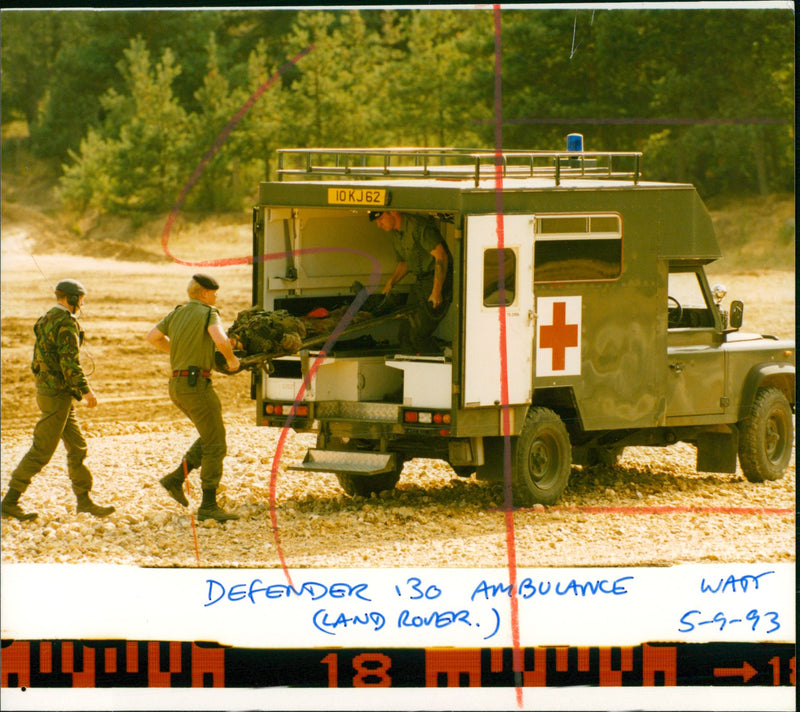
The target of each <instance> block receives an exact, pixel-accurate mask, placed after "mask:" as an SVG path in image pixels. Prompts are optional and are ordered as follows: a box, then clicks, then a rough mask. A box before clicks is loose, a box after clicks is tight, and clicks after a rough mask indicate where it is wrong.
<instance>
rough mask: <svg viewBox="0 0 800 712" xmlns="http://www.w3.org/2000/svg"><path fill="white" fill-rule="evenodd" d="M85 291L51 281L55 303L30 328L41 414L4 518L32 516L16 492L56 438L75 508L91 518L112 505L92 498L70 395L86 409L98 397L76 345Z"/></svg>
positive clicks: (53, 446)
mask: <svg viewBox="0 0 800 712" xmlns="http://www.w3.org/2000/svg"><path fill="white" fill-rule="evenodd" d="M85 295H86V289H85V288H84V286H83V285H82V284H81V283H80V282H78V281H76V280H74V279H65V280H62V281H61V282H59V283H58V284H57V285H56V289H55V296H56V305H55V306H54V307H53V308H52V309H50V310H49V311H48V312H47V313H46V314H44V315H43V316H42V317H40V318H39V320H38V321H37V322H36V325H35V326H34V327H33V331H34V333H35V334H36V342H35V344H34V347H33V361H32V363H31V370H32V371H33V373H34V376H35V378H36V401H37V403H38V405H39V409H40V410H41V411H42V417H41V418H40V419H39V422H38V423H36V427H35V428H34V431H33V444H32V445H31V448H30V450H28V452H27V453H26V454H25V456H24V457H23V458H22V460H21V461H20V463H19V464H18V465H17V467H16V469H15V470H14V472H12V473H11V481H10V482H9V485H8V491H7V492H6V495H5V497H3V501H2V503H0V512H1V513H2V516H3V517H14V518H16V519H19V520H20V521H27V520H31V519H35V518H36V517H37V516H38V515H37V514H36V512H25V511H24V510H23V509H22V508H21V507H20V506H19V504H18V502H19V498H20V495H22V493H23V492H25V490H26V489H27V488H28V485H29V484H30V482H31V479H33V477H34V475H36V474H38V473H39V472H40V471H41V470H42V469H43V468H44V467H45V465H47V463H48V462H50V458H52V457H53V453H55V451H56V448H57V447H58V442H59V440H62V441H63V442H64V447H65V448H66V450H67V472H68V473H69V478H70V480H72V491H73V492H74V493H75V496H76V497H77V500H78V503H77V511H78V512H87V513H89V514H92V515H94V516H95V517H105V516H108V515H109V514H111V513H112V512H113V511H114V507H101V506H99V505H97V504H95V503H94V502H92V500H91V498H90V496H89V492H90V491H91V489H92V474H91V472H89V469H88V468H87V467H86V465H84V464H83V461H84V459H85V458H86V452H87V447H86V440H85V439H84V437H83V434H82V433H81V428H80V425H79V424H78V421H77V419H76V418H75V409H74V407H73V400H78V401H80V400H83V399H85V400H86V405H87V406H88V407H89V408H94V407H95V406H96V405H97V398H96V396H95V394H94V392H93V391H92V389H91V388H90V387H89V383H88V381H87V380H86V376H85V375H84V373H83V369H82V368H81V364H80V345H81V343H82V341H83V331H81V328H80V325H79V323H78V319H77V316H76V314H77V312H78V311H79V310H80V308H81V306H82V305H83V300H84V297H85Z"/></svg>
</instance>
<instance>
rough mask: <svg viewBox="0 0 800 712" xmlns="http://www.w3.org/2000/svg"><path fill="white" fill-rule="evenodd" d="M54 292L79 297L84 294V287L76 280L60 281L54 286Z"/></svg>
mask: <svg viewBox="0 0 800 712" xmlns="http://www.w3.org/2000/svg"><path fill="white" fill-rule="evenodd" d="M56 291H57V292H61V293H62V294H68V295H69V296H71V297H80V296H82V295H84V294H86V287H84V286H83V285H82V284H81V283H80V282H79V281H78V280H77V279H62V280H61V281H60V282H59V283H58V284H57V285H56Z"/></svg>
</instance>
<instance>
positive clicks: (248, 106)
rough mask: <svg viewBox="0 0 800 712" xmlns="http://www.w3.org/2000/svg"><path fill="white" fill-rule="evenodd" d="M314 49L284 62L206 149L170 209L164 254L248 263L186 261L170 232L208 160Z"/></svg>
mask: <svg viewBox="0 0 800 712" xmlns="http://www.w3.org/2000/svg"><path fill="white" fill-rule="evenodd" d="M312 49H314V45H309V46H308V47H306V48H305V49H304V50H303V51H302V52H299V53H298V54H296V55H295V56H294V57H292V58H291V59H290V60H289V61H288V62H286V64H284V65H283V66H282V67H281V68H280V69H279V70H278V71H277V72H275V73H274V74H273V75H272V76H271V77H270V78H269V79H267V81H266V82H264V83H263V84H262V85H261V86H260V87H258V89H256V90H255V91H254V92H253V93H252V94H251V95H250V97H249V98H248V100H247V101H246V102H245V103H244V104H242V106H241V107H240V108H239V111H237V112H236V114H234V116H233V118H232V119H231V120H230V121H229V122H228V123H227V125H226V126H225V128H224V129H222V131H221V132H220V134H219V136H217V138H216V140H215V141H214V144H213V145H212V146H211V148H209V149H208V151H206V153H205V155H204V156H203V157H202V158H201V159H200V163H198V164H197V167H196V168H195V169H194V172H193V173H192V175H191V176H190V177H189V180H188V181H187V182H186V185H185V186H183V190H181V194H180V195H179V196H178V200H177V201H175V205H173V206H172V210H170V213H169V215H168V216H167V222H166V224H165V225H164V230H163V231H162V233H161V249H162V250H163V251H164V254H165V255H166V256H167V257H169V258H170V259H171V260H172V261H173V262H175V263H177V264H181V265H190V266H194V267H196V266H209V267H211V266H213V267H223V266H226V265H234V264H246V262H244V261H242V260H241V259H233V260H208V261H205V262H185V261H184V260H179V259H178V258H177V257H175V256H174V255H172V253H170V251H169V249H168V242H169V234H170V231H171V230H172V225H173V223H174V222H175V218H176V217H177V215H178V212H179V211H180V209H181V207H183V204H184V202H185V201H186V196H187V195H188V194H189V191H190V190H191V189H192V188H194V186H195V185H196V183H197V181H198V180H200V176H201V175H203V171H204V170H205V168H206V165H207V164H208V162H209V161H210V160H211V159H212V158H213V157H214V156H215V155H216V154H217V152H218V151H219V150H220V148H222V146H223V144H224V143H225V141H227V139H228V136H229V135H230V133H231V131H233V130H234V129H235V128H236V126H237V125H238V124H239V122H240V121H241V120H242V119H243V118H244V117H245V116H246V115H247V113H248V112H249V111H250V109H252V108H253V106H254V105H255V103H256V101H258V99H259V98H261V95H262V94H264V92H266V91H267V89H269V88H270V87H271V86H272V85H273V84H274V83H275V82H276V81H277V80H278V79H280V77H281V75H282V74H283V73H284V72H285V71H286V70H287V69H289V68H290V67H292V66H294V65H295V64H297V62H298V61H299V60H301V59H302V58H303V57H305V56H306V55H307V54H308V53H309V52H310V51H311V50H312Z"/></svg>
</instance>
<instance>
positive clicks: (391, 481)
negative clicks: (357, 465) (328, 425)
mask: <svg viewBox="0 0 800 712" xmlns="http://www.w3.org/2000/svg"><path fill="white" fill-rule="evenodd" d="M327 447H328V449H330V450H348V451H351V452H352V451H357V450H360V451H362V452H369V451H372V450H375V449H376V447H377V443H375V442H374V441H372V440H362V439H357V438H353V439H351V440H348V441H347V442H344V440H342V439H341V438H338V437H332V438H329V439H328V443H327ZM395 462H396V467H395V469H394V470H392V471H391V472H381V473H380V474H378V475H345V474H337V475H336V479H337V480H339V485H341V488H342V489H343V490H344V491H345V493H346V494H349V495H350V496H351V497H369V496H370V495H371V494H373V493H375V494H377V493H379V492H383V491H385V490H391V489H394V486H395V485H396V484H397V482H398V481H399V480H400V473H401V471H402V469H403V462H404V460H403V459H402V458H401V456H400V455H395Z"/></svg>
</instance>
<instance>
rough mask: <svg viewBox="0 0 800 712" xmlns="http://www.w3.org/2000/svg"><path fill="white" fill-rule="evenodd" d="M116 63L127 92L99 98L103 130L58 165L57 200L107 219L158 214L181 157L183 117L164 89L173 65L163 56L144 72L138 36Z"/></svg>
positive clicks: (144, 53) (146, 59)
mask: <svg viewBox="0 0 800 712" xmlns="http://www.w3.org/2000/svg"><path fill="white" fill-rule="evenodd" d="M124 58H125V59H124V61H123V62H120V64H119V69H120V72H121V74H122V75H123V77H124V79H125V85H126V89H127V90H128V91H127V93H126V94H118V93H117V92H116V91H115V90H113V89H112V90H109V91H108V92H107V93H106V94H105V95H104V96H103V97H102V98H101V104H102V106H103V108H104V109H105V110H106V111H107V112H108V116H107V118H106V121H105V126H104V131H102V132H101V131H95V130H90V133H89V136H88V138H87V140H86V141H84V142H82V143H81V150H80V154H78V155H75V156H74V158H75V162H74V163H73V164H72V165H71V166H67V167H65V170H64V179H63V181H62V184H61V194H62V196H63V198H64V199H65V200H66V201H67V202H68V203H73V204H76V205H78V206H80V205H82V204H83V205H87V206H92V207H96V208H98V209H100V210H104V211H108V212H111V213H121V214H134V215H135V214H137V213H139V214H145V213H152V212H157V211H162V210H165V209H167V208H169V207H170V205H171V203H172V202H173V201H174V199H175V196H177V194H178V191H179V189H180V185H181V179H182V178H183V176H182V175H181V171H182V169H183V166H184V165H185V164H186V160H187V158H188V153H189V151H188V150H187V149H188V148H189V143H188V140H189V139H188V131H187V129H188V121H187V116H186V112H185V111H184V110H183V109H182V108H181V107H180V105H179V104H178V102H177V101H176V99H175V97H174V95H173V93H172V89H171V85H172V81H173V80H174V78H175V77H176V76H177V75H178V74H179V73H180V67H179V66H178V65H177V64H176V63H175V60H174V57H173V56H172V52H170V51H169V50H166V51H165V52H164V55H163V57H162V60H161V62H159V63H158V64H156V66H155V68H151V63H150V53H149V52H148V50H147V48H146V47H145V46H144V42H143V41H142V40H141V39H140V38H137V39H135V40H132V41H131V44H130V47H129V48H128V49H127V50H125V52H124ZM87 196H91V197H89V198H88V199H87Z"/></svg>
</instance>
